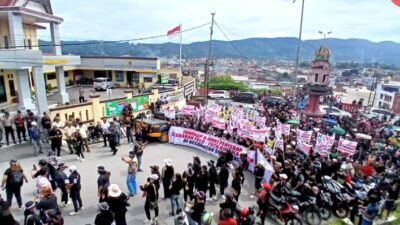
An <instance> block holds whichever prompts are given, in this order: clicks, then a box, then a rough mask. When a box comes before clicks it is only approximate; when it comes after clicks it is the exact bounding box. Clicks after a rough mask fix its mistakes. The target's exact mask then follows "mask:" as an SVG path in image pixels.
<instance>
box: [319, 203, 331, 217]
mask: <svg viewBox="0 0 400 225" xmlns="http://www.w3.org/2000/svg"><path fill="white" fill-rule="evenodd" d="M320 213H321V218H322V219H323V220H328V219H329V218H331V216H332V210H331V209H330V208H329V207H327V206H321V211H320Z"/></svg>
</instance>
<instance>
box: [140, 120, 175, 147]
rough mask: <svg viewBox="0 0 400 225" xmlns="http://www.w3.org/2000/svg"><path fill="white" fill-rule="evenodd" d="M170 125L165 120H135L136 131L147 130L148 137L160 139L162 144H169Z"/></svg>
mask: <svg viewBox="0 0 400 225" xmlns="http://www.w3.org/2000/svg"><path fill="white" fill-rule="evenodd" d="M169 127H170V125H169V124H168V122H167V121H165V120H159V119H137V120H135V129H138V128H142V129H146V130H147V131H148V132H147V137H148V138H150V139H156V138H157V139H158V140H159V141H160V142H161V143H165V142H168V131H169Z"/></svg>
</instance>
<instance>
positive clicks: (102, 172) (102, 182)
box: [97, 166, 111, 202]
mask: <svg viewBox="0 0 400 225" xmlns="http://www.w3.org/2000/svg"><path fill="white" fill-rule="evenodd" d="M97 173H98V174H99V177H98V178H97V196H98V197H99V202H104V201H106V200H107V197H108V187H109V186H110V176H111V173H110V172H109V171H106V169H105V168H104V166H99V167H97Z"/></svg>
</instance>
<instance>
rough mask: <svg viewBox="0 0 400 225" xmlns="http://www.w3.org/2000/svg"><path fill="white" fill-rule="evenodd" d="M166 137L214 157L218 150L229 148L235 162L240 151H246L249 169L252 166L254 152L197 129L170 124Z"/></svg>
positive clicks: (170, 140) (174, 142) (216, 155)
mask: <svg viewBox="0 0 400 225" xmlns="http://www.w3.org/2000/svg"><path fill="white" fill-rule="evenodd" d="M168 137H169V143H172V144H176V145H184V146H188V147H192V148H195V149H197V150H200V151H202V152H205V153H207V154H210V155H213V156H215V157H218V156H219V152H220V151H225V150H226V149H229V150H231V152H232V154H233V156H234V163H236V164H237V163H238V159H239V154H240V152H241V151H246V152H247V156H248V161H249V169H250V168H251V169H253V168H254V165H255V153H250V152H251V151H248V150H247V148H245V147H243V146H240V145H237V144H234V143H230V142H228V141H225V140H221V139H219V138H217V137H215V136H212V135H209V134H205V133H201V132H199V131H195V130H192V129H187V128H183V127H175V126H172V127H171V128H170V129H169V133H168Z"/></svg>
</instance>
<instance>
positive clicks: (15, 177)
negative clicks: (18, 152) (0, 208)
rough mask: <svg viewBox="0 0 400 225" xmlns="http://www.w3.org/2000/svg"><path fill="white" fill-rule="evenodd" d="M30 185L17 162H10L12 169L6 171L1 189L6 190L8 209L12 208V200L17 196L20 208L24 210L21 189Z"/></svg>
mask: <svg viewBox="0 0 400 225" xmlns="http://www.w3.org/2000/svg"><path fill="white" fill-rule="evenodd" d="M24 181H25V183H28V179H27V178H26V176H25V174H24V171H23V170H22V168H21V165H20V164H19V163H18V162H17V160H11V161H10V168H8V169H6V171H4V175H3V180H2V182H1V188H2V189H4V188H5V190H6V196H7V204H8V207H11V206H12V198H13V196H15V198H16V199H17V203H18V208H19V209H22V198H21V187H22V185H23V183H24Z"/></svg>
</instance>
